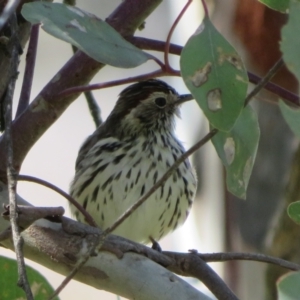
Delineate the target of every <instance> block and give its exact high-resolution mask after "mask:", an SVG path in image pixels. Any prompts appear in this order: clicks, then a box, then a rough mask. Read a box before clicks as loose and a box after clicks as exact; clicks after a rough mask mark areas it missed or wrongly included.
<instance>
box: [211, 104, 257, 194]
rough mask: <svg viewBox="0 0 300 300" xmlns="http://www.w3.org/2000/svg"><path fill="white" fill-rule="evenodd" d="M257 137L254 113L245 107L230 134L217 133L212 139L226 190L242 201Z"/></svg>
mask: <svg viewBox="0 0 300 300" xmlns="http://www.w3.org/2000/svg"><path fill="white" fill-rule="evenodd" d="M259 136H260V131H259V125H258V121H257V116H256V113H255V112H254V111H253V110H252V108H251V107H246V108H244V109H243V111H242V113H241V115H240V117H239V118H238V120H237V122H236V123H235V125H234V127H233V128H232V129H231V131H230V132H221V131H219V132H218V133H217V134H216V135H215V136H214V137H213V138H212V142H213V144H214V146H215V148H216V150H217V153H218V155H219V157H220V158H221V160H222V162H223V164H224V166H225V169H226V184H227V188H228V190H229V191H230V192H231V193H232V194H234V195H236V196H237V197H239V198H242V199H245V198H246V190H247V187H248V183H249V179H250V175H251V172H252V167H253V163H254V160H255V157H256V151H257V146H258V142H259Z"/></svg>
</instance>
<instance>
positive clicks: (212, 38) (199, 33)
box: [180, 17, 248, 132]
mask: <svg viewBox="0 0 300 300" xmlns="http://www.w3.org/2000/svg"><path fill="white" fill-rule="evenodd" d="M180 68H181V74H182V77H183V80H184V82H185V84H186V86H187V87H188V89H189V90H190V91H191V93H192V94H193V96H194V97H195V99H196V100H197V102H198V104H199V105H200V107H201V109H202V110H203V112H204V114H205V115H206V117H207V118H208V120H209V122H210V123H211V125H212V126H213V127H215V128H217V129H219V130H221V131H227V132H228V131H230V129H231V128H232V127H233V125H234V123H235V122H236V120H237V119H238V117H239V115H240V113H241V111H242V109H243V107H244V100H245V97H246V93H247V86H248V77H247V72H246V69H245V67H244V64H243V62H242V61H241V58H240V57H239V55H238V54H237V52H236V51H235V49H234V48H233V47H232V46H231V45H230V44H229V43H228V42H227V41H226V40H225V38H224V37H223V36H222V35H221V34H220V33H219V32H218V31H217V30H216V29H215V27H214V26H213V24H212V23H211V22H210V20H209V18H208V17H205V19H204V20H203V23H202V24H201V25H200V26H199V28H198V29H197V30H196V32H195V33H194V35H193V36H191V37H190V39H189V40H188V42H187V44H186V45H185V47H184V48H183V50H182V53H181V57H180Z"/></svg>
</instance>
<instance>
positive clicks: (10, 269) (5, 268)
mask: <svg viewBox="0 0 300 300" xmlns="http://www.w3.org/2000/svg"><path fill="white" fill-rule="evenodd" d="M26 271H27V276H28V281H29V284H30V287H31V290H32V293H33V296H34V299H35V300H44V299H48V298H49V297H50V296H51V295H52V294H53V292H54V290H53V288H52V287H51V285H50V284H49V283H48V281H47V280H46V279H45V277H44V276H42V275H41V274H40V273H39V272H37V271H36V270H34V269H33V268H31V267H28V266H26ZM0 274H1V276H0V287H1V288H0V299H1V300H12V299H26V296H25V293H24V291H23V290H22V289H21V288H19V287H18V286H17V282H18V268H17V262H16V260H14V259H10V258H7V257H4V256H0ZM55 299H56V300H58V299H59V298H58V297H56V298H55Z"/></svg>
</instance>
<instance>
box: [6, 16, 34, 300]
mask: <svg viewBox="0 0 300 300" xmlns="http://www.w3.org/2000/svg"><path fill="white" fill-rule="evenodd" d="M9 23H10V28H11V37H10V38H11V41H12V51H11V57H12V60H11V68H10V76H9V78H10V81H9V84H8V87H7V92H6V97H5V134H4V143H5V145H6V153H7V156H6V162H4V163H6V166H7V183H8V184H7V185H8V194H9V206H10V218H9V219H10V224H11V229H12V237H13V246H14V250H15V252H16V258H17V265H18V275H19V279H18V285H19V286H20V287H21V288H22V289H23V290H24V291H25V294H26V297H27V299H29V300H31V299H32V300H33V295H32V292H31V289H30V285H29V282H28V279H27V275H26V267H25V261H24V256H23V239H22V237H21V235H20V229H19V226H18V224H17V219H18V211H17V204H16V189H17V178H16V172H15V169H14V166H13V147H12V138H11V126H12V102H13V95H14V90H15V84H16V80H17V76H18V75H17V74H18V66H19V39H18V36H17V28H18V24H17V17H16V14H15V13H13V14H12V15H11V17H10V21H9Z"/></svg>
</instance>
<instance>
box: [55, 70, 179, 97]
mask: <svg viewBox="0 0 300 300" xmlns="http://www.w3.org/2000/svg"><path fill="white" fill-rule="evenodd" d="M165 75H167V73H166V72H164V71H162V70H156V71H153V72H150V73H147V74H143V75H138V76H133V77H128V78H124V79H119V80H113V81H109V82H104V83H96V84H90V85H84V86H75V87H72V88H68V89H66V90H64V91H62V92H61V93H59V96H60V97H67V96H70V95H73V94H77V93H82V92H85V91H92V90H99V89H104V88H108V87H112V86H117V85H122V84H126V83H131V82H136V81H141V80H146V79H151V78H155V77H161V76H165ZM179 76H180V75H179Z"/></svg>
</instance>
